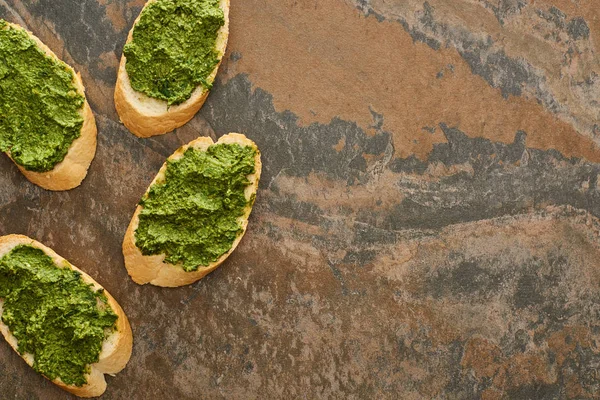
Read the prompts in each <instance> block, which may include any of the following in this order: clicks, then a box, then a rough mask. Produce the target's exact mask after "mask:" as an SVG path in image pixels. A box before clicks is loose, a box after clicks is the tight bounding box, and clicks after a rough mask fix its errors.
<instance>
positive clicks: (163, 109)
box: [115, 0, 229, 137]
mask: <svg viewBox="0 0 600 400" xmlns="http://www.w3.org/2000/svg"><path fill="white" fill-rule="evenodd" d="M153 1H156V0H149V1H148V2H147V3H146V5H145V6H144V8H146V7H147V6H148V5H149V4H150V3H152V2H153ZM220 7H221V8H222V9H223V13H224V14H225V24H224V25H223V26H222V27H221V29H219V31H218V34H217V43H216V50H217V51H218V52H219V53H220V57H219V62H218V64H217V65H216V66H215V68H214V69H213V71H212V72H211V74H210V75H209V76H208V78H207V79H206V81H207V82H209V83H212V82H213V81H214V80H215V77H216V76H217V71H218V70H219V66H220V65H221V61H222V59H223V56H224V55H225V49H226V48H227V39H228V37H229V0H220ZM142 11H143V10H142ZM140 16H141V12H140V15H138V17H137V18H136V20H135V22H134V23H133V27H132V28H131V30H130V31H129V35H128V36H127V42H126V43H129V42H131V40H132V38H133V29H134V28H135V25H136V24H137V23H138V21H139V19H140ZM126 63H127V58H126V57H125V54H123V55H122V56H121V62H120V64H119V72H118V74H117V84H116V86H115V107H116V109H117V113H118V114H119V118H121V122H122V123H123V124H124V125H125V126H126V127H127V129H129V130H130V131H131V132H132V133H133V134H134V135H136V136H138V137H151V136H155V135H162V134H165V133H168V132H171V131H172V130H174V129H176V128H179V127H180V126H182V125H185V124H186V123H187V122H188V121H189V120H191V119H192V118H193V117H194V115H196V113H197V112H198V110H200V108H201V107H202V105H203V104H204V101H206V98H207V97H208V94H209V92H210V90H209V89H205V88H204V87H203V86H202V85H200V86H198V87H197V88H196V89H195V90H194V92H193V93H192V96H191V97H190V98H189V99H188V100H186V101H184V102H183V103H181V104H178V105H174V106H170V107H169V106H168V104H167V102H166V101H164V100H159V99H154V98H152V97H149V96H146V95H145V94H144V93H141V92H137V91H135V90H134V89H133V88H132V87H131V82H130V81H129V76H128V75H127V70H126V69H125V64H126Z"/></svg>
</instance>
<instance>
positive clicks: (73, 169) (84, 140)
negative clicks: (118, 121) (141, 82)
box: [8, 23, 97, 191]
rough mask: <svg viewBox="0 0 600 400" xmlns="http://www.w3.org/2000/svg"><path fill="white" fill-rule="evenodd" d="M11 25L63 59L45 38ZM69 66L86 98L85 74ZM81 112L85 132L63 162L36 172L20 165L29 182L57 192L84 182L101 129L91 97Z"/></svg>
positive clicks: (54, 55) (49, 52) (45, 49)
mask: <svg viewBox="0 0 600 400" xmlns="http://www.w3.org/2000/svg"><path fill="white" fill-rule="evenodd" d="M8 25H9V26H11V27H12V28H15V29H21V30H23V31H25V32H27V34H28V35H29V37H31V38H32V39H33V40H34V41H35V42H36V43H37V45H38V47H39V48H40V49H42V50H43V51H44V52H45V53H46V54H47V55H48V56H50V57H52V58H56V59H59V58H58V57H57V56H56V54H54V53H53V52H52V50H50V48H48V46H46V45H45V44H44V43H42V41H41V40H40V39H38V38H37V37H36V36H35V35H34V34H33V33H31V32H29V31H27V30H26V29H23V28H22V27H21V26H19V25H16V24H11V23H9V24H8ZM65 65H66V66H67V68H69V69H70V70H71V71H72V72H73V76H74V80H73V84H74V85H75V87H76V88H77V91H78V92H79V94H80V95H82V96H83V97H84V98H85V88H84V87H83V82H82V81H81V75H80V74H79V73H76V72H75V70H73V68H72V67H71V66H69V65H68V64H66V63H65ZM79 113H80V114H81V116H82V117H83V126H82V127H81V135H80V136H79V137H78V138H77V139H75V140H74V141H73V143H71V147H69V152H68V153H67V155H66V156H65V158H64V159H63V160H62V161H61V162H60V163H58V164H56V165H55V166H54V168H53V169H52V170H50V171H47V172H33V171H28V170H26V169H25V168H23V167H22V166H20V165H19V164H17V167H18V168H19V170H20V171H21V172H22V173H23V175H25V177H26V178H27V179H28V180H29V181H31V182H32V183H35V184H36V185H38V186H41V187H43V188H44V189H48V190H57V191H58V190H69V189H73V188H76V187H77V186H79V185H80V184H81V182H82V181H83V179H84V178H85V177H86V175H87V171H88V169H89V167H90V164H91V163H92V160H93V159H94V156H95V154H96V135H97V129H96V120H95V118H94V114H93V113H92V109H91V108H90V105H89V104H88V101H87V98H85V102H84V105H83V108H82V109H81V110H80V111H79ZM8 156H9V157H10V154H8ZM11 160H12V157H11ZM13 161H14V160H13ZM15 164H16V163H15Z"/></svg>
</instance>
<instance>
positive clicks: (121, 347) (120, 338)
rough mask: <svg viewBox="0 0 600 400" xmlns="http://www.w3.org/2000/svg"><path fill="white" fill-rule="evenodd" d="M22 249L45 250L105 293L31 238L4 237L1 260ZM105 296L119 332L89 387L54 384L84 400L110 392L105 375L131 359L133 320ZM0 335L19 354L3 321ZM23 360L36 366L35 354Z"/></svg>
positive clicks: (93, 371) (109, 342)
mask: <svg viewBox="0 0 600 400" xmlns="http://www.w3.org/2000/svg"><path fill="white" fill-rule="evenodd" d="M19 245H28V246H32V247H35V248H38V249H40V250H42V251H43V252H44V253H46V255H48V256H50V257H51V258H52V260H53V261H54V263H55V264H56V265H58V266H64V267H65V268H71V269H73V270H75V271H78V272H80V273H81V277H82V279H83V281H84V282H86V283H89V284H92V285H93V287H94V289H96V290H98V289H102V286H100V284H98V282H96V281H95V280H94V279H92V278H91V277H90V276H89V275H88V274H86V273H85V272H83V271H81V270H80V269H79V268H77V267H75V266H74V265H72V264H71V263H69V262H68V261H67V260H65V259H64V258H62V257H61V256H59V255H58V254H56V253H55V252H54V250H52V249H50V248H49V247H46V246H44V245H43V244H41V243H40V242H38V241H36V240H33V239H31V238H29V237H27V236H23V235H7V236H2V237H0V257H3V256H4V255H5V254H7V253H8V252H10V251H11V250H12V249H13V248H14V247H16V246H19ZM104 294H105V295H106V298H107V299H108V304H109V305H110V307H111V308H112V310H113V311H114V312H115V314H117V316H118V317H119V318H118V319H117V326H116V327H117V329H116V330H115V332H114V333H112V334H111V335H110V336H109V337H107V338H106V339H105V341H104V343H103V345H102V350H101V352H100V359H99V361H98V362H97V363H95V364H92V365H91V366H90V374H89V375H88V376H87V384H85V385H84V386H81V387H79V386H72V385H66V384H65V383H63V382H62V381H61V380H60V378H56V379H54V380H53V381H52V383H54V384H56V385H58V386H60V387H61V388H62V389H64V390H66V391H68V392H71V393H73V394H75V395H77V396H80V397H96V396H100V395H101V394H102V393H104V391H105V390H106V380H105V379H104V374H111V375H113V374H116V373H118V372H119V371H121V370H122V369H123V368H125V365H126V364H127V362H128V361H129V358H130V357H131V351H132V345H133V335H132V333H131V327H130V326H129V320H128V319H127V316H126V315H125V313H124V312H123V309H122V308H121V306H120V305H119V304H118V303H117V302H116V300H115V299H114V298H113V297H112V296H111V295H110V293H108V292H107V291H106V290H105V291H104ZM2 306H3V301H2V299H0V316H1V315H2ZM0 332H2V335H3V336H4V338H5V339H6V341H7V342H8V343H9V344H10V346H11V347H12V348H13V349H14V350H15V351H17V348H18V345H17V339H16V338H15V337H14V336H13V335H12V334H11V333H10V331H9V329H8V326H7V325H6V324H4V323H3V322H2V320H0ZM17 353H18V351H17ZM21 357H22V358H23V359H24V360H25V362H26V363H27V364H28V365H29V366H32V365H33V361H34V359H33V355H32V354H28V353H26V354H22V355H21Z"/></svg>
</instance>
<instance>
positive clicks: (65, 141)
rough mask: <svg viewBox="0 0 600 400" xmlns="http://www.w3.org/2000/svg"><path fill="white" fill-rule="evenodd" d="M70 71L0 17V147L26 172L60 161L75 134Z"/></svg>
mask: <svg viewBox="0 0 600 400" xmlns="http://www.w3.org/2000/svg"><path fill="white" fill-rule="evenodd" d="M73 79H74V76H73V72H72V71H71V70H70V69H68V68H67V66H66V64H65V63H63V62H62V61H59V60H56V59H54V58H51V57H49V56H47V55H46V54H45V53H44V52H43V51H42V50H41V49H40V48H39V47H38V46H37V44H36V42H35V41H34V40H33V39H31V38H30V37H29V36H28V35H27V33H26V32H25V31H23V30H21V29H15V28H12V27H9V26H8V25H7V22H6V21H4V20H2V19H0V150H2V151H5V152H9V153H10V155H11V156H12V158H13V159H14V160H15V162H16V163H17V164H19V165H21V166H22V167H24V168H25V169H26V170H29V171H36V172H45V171H49V170H51V169H53V168H54V167H55V166H56V164H58V163H59V162H61V161H62V160H63V159H64V158H65V156H66V154H67V152H68V151H69V147H70V146H71V144H72V143H73V141H74V140H75V139H77V138H78V137H79V135H80V134H81V127H82V126H83V117H82V116H81V115H80V114H79V111H80V110H81V109H82V107H83V104H84V101H85V99H84V97H83V96H82V95H80V94H79V93H78V92H77V88H76V87H75V85H74V83H73Z"/></svg>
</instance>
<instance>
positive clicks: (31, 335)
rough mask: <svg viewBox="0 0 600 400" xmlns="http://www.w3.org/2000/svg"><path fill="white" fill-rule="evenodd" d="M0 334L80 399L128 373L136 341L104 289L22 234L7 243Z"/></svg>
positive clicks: (3, 244)
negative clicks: (111, 378) (109, 379)
mask: <svg viewBox="0 0 600 400" xmlns="http://www.w3.org/2000/svg"><path fill="white" fill-rule="evenodd" d="M0 332H2V335H3V336H4V338H5V339H6V341H7V342H8V344H9V345H10V346H11V347H12V348H13V349H14V350H15V351H16V352H17V353H18V354H19V355H20V356H21V357H22V358H23V360H25V362H26V363H27V364H28V365H29V366H30V367H32V368H33V369H34V370H36V371H37V372H40V373H41V374H42V375H43V376H45V377H46V378H48V379H49V380H50V381H52V383H54V384H56V385H58V386H59V387H61V388H62V389H64V390H66V391H68V392H71V393H73V394H75V395H77V396H80V397H96V396H100V395H101V394H102V393H104V391H105V390H106V380H105V379H104V374H110V375H114V374H116V373H118V372H119V371H121V370H122V369H123V368H125V365H126V364H127V362H128V361H129V358H130V356H131V349H132V341H133V337H132V334H131V327H130V326H129V321H128V320H127V316H126V315H125V313H124V312H123V309H122V308H121V307H120V306H119V304H118V303H117V302H116V301H115V299H114V298H113V297H112V296H111V295H110V294H109V293H108V292H106V291H105V290H104V289H103V288H102V286H100V284H98V283H97V282H96V281H95V280H94V279H92V278H91V277H90V276H89V275H87V274H86V273H85V272H83V271H81V270H80V269H78V268H77V267H75V266H73V265H72V264H71V263H69V262H68V261H67V260H65V259H64V258H62V257H61V256H59V255H58V254H56V253H55V252H54V251H53V250H52V249H50V248H48V247H46V246H44V245H43V244H41V243H39V242H37V241H35V240H33V239H31V238H29V237H27V236H22V235H8V236H2V237H0Z"/></svg>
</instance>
